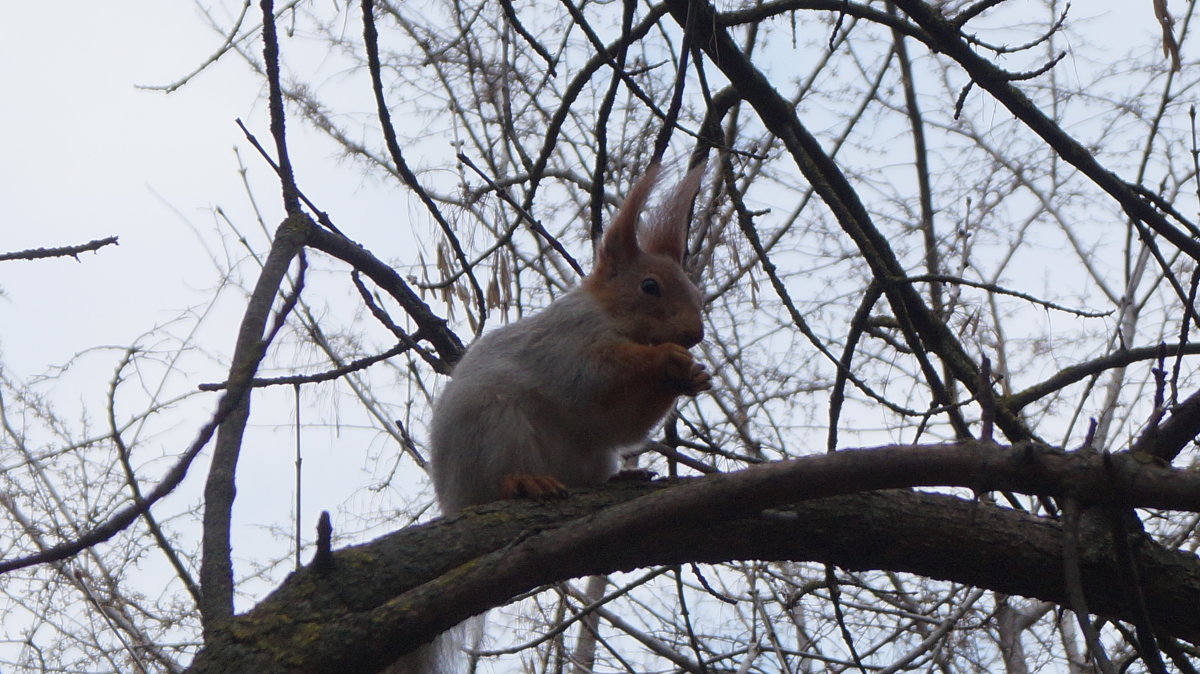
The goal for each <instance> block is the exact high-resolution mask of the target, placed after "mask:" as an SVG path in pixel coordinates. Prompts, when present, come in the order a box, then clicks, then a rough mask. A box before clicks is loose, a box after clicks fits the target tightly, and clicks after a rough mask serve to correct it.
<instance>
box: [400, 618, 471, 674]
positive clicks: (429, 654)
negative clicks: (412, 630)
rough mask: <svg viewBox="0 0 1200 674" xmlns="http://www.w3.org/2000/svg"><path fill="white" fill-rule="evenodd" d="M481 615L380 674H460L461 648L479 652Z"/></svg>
mask: <svg viewBox="0 0 1200 674" xmlns="http://www.w3.org/2000/svg"><path fill="white" fill-rule="evenodd" d="M483 618H484V616H483V615H478V616H475V617H474V618H468V619H466V620H464V621H462V622H461V623H459V624H457V625H455V626H454V627H451V628H450V629H448V630H446V631H445V632H442V633H441V634H439V635H437V637H436V638H435V639H434V640H433V641H431V642H429V643H427V644H425V645H424V646H421V647H420V648H418V649H416V650H415V651H412V652H411V653H408V654H407V655H404V656H403V657H401V658H400V659H399V660H397V661H395V662H393V663H392V664H390V665H388V667H387V669H384V670H383V672H382V674H460V673H461V672H463V671H465V670H466V668H465V667H464V666H463V662H462V660H463V658H464V657H465V655H464V653H463V646H464V645H469V646H471V647H474V648H476V649H477V648H478V646H479V641H480V638H481V637H482V631H483Z"/></svg>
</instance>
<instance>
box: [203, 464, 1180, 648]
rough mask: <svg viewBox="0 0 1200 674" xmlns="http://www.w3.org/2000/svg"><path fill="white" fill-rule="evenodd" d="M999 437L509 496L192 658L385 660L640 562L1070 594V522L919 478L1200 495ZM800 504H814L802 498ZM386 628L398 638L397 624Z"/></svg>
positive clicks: (1111, 568) (1160, 561) (1148, 473)
mask: <svg viewBox="0 0 1200 674" xmlns="http://www.w3.org/2000/svg"><path fill="white" fill-rule="evenodd" d="M1110 458H1111V464H1112V466H1111V467H1106V465H1105V461H1104V460H1103V459H1102V458H1101V457H1099V456H1097V455H1095V454H1092V453H1068V452H1062V451H1058V450H1052V449H1049V448H1044V447H1034V446H1030V445H1024V446H1017V447H1009V448H1005V447H999V446H995V445H985V444H982V443H964V444H955V445H935V446H920V447H911V446H890V447H882V448H877V449H865V450H847V451H842V452H838V453H834V454H824V455H818V456H810V457H806V458H803V459H797V460H793V461H786V462H780V463H775V464H768V465H763V466H757V467H753V468H749V469H746V470H743V471H740V472H737V473H727V474H721V475H713V476H709V477H705V478H698V479H687V480H679V481H676V482H675V483H672V484H671V485H666V484H663V483H656V484H638V483H619V484H613V485H608V486H607V487H604V488H602V489H599V490H591V491H586V492H583V493H581V494H578V495H577V496H576V497H574V498H571V499H568V500H566V501H563V502H557V503H531V502H524V501H522V502H501V503H495V504H490V505H487V506H483V507H480V508H474V509H469V510H468V511H467V512H466V513H464V514H463V515H461V516H457V517H454V518H451V519H448V520H441V521H437V522H434V523H431V524H428V525H423V526H418V527H411V528H409V529H405V530H403V531H400V532H397V533H394V534H390V535H388V536H385V537H382V538H380V539H377V540H376V541H373V542H371V543H368V544H366V545H362V546H357V547H354V548H348V549H344V550H341V551H338V552H337V553H335V555H334V558H333V567H332V568H333V571H332V572H329V573H327V574H326V575H323V576H320V577H318V576H317V575H316V574H315V573H314V572H313V571H312V570H310V569H303V570H301V571H300V572H298V573H297V574H295V575H294V576H293V577H292V578H290V579H289V581H288V582H286V583H285V584H284V585H283V586H282V587H281V588H279V589H278V590H277V591H276V592H275V593H273V594H272V595H271V596H270V597H269V598H267V599H266V600H264V601H263V602H262V603H261V604H259V606H257V607H256V608H255V609H253V610H252V611H250V612H249V613H247V614H246V615H244V616H240V617H238V618H235V619H234V621H233V622H232V623H231V625H230V627H231V629H229V630H227V631H225V632H224V633H222V634H219V635H214V637H215V638H213V639H210V640H209V642H208V643H207V645H206V647H205V649H204V650H203V651H201V653H200V654H199V655H198V657H197V658H196V661H195V662H194V664H193V668H192V670H191V671H193V672H218V671H256V672H272V671H328V670H329V669H330V668H335V669H339V670H342V669H348V670H353V671H371V670H373V669H377V668H379V667H381V666H383V665H385V664H387V663H388V662H390V661H392V660H394V659H395V658H396V657H397V656H399V655H400V654H402V653H404V652H406V651H408V650H410V649H411V648H414V647H415V646H417V645H418V644H420V643H423V642H425V641H428V640H429V639H431V638H432V637H433V636H434V635H436V634H437V633H439V632H441V631H443V630H445V629H447V628H448V627H450V626H452V625H453V624H455V623H457V622H458V621H460V620H463V619H465V618H466V617H468V616H471V615H474V614H476V613H478V612H480V611H482V610H485V609H487V608H489V607H492V606H496V605H500V604H502V603H504V602H505V601H508V600H509V599H511V598H512V597H515V596H518V595H519V594H521V593H523V592H526V591H528V590H530V589H533V588H536V587H538V586H540V585H543V584H546V583H552V582H556V581H560V580H564V579H567V578H573V577H577V576H583V575H589V574H597V573H611V572H615V571H625V570H629V569H633V568H639V567H646V566H653V565H660V564H680V563H685V562H703V563H718V562H726V561H731V560H743V559H758V560H803V561H814V562H823V563H832V564H836V565H838V566H840V567H844V568H848V569H887V570H894V571H902V572H909V573H914V574H918V575H922V576H926V577H930V578H937V579H942V580H948V581H952V582H958V583H965V584H969V585H973V586H976V587H984V588H989V589H993V590H996V591H999V592H1003V593H1006V594H1016V595H1024V596H1029V597H1037V598H1041V599H1045V600H1047V601H1052V602H1056V603H1060V604H1061V603H1064V602H1065V597H1066V590H1065V587H1064V583H1063V580H1062V578H1061V576H1059V575H1058V574H1052V573H1046V569H1048V568H1062V554H1063V550H1062V530H1061V527H1060V525H1059V523H1058V522H1056V521H1053V520H1050V519H1045V518H1037V517H1034V516H1031V515H1028V514H1025V513H1020V512H1017V511H1013V510H1007V509H1004V508H1001V507H998V506H994V505H989V504H985V503H982V502H979V501H968V500H964V499H959V498H955V497H952V496H948V495H944V494H926V493H917V492H910V491H888V492H876V493H858V492H863V491H867V490H879V489H891V488H897V487H906V486H919V485H930V484H942V485H957V486H974V487H975V488H977V489H999V488H1003V489H1008V490H1012V491H1017V492H1023V493H1027V494H1036V495H1047V496H1064V495H1066V494H1068V493H1070V494H1077V495H1079V496H1080V497H1083V496H1086V497H1087V498H1088V499H1090V500H1095V499H1100V500H1109V499H1111V500H1114V501H1121V502H1123V503H1128V504H1133V505H1139V506H1164V505H1167V504H1170V505H1171V506H1172V507H1182V508H1185V509H1189V510H1200V475H1193V474H1190V471H1177V470H1172V469H1170V468H1166V467H1162V466H1158V465H1155V464H1146V463H1141V462H1138V461H1137V460H1135V459H1133V458H1132V457H1129V456H1126V455H1115V456H1112V457H1110ZM796 503H800V505H794V504H796ZM1079 554H1080V557H1081V559H1080V573H1081V579H1082V583H1083V586H1084V587H1085V588H1086V591H1087V593H1088V599H1089V602H1090V604H1091V608H1092V610H1094V611H1096V612H1097V613H1098V614H1101V615H1105V616H1111V617H1115V618H1118V619H1128V618H1130V617H1131V616H1132V615H1133V613H1134V609H1133V608H1132V607H1131V606H1129V604H1128V601H1127V598H1126V597H1125V594H1126V593H1125V592H1124V589H1123V588H1122V586H1121V584H1120V582H1119V578H1120V575H1119V574H1120V571H1119V569H1118V568H1117V564H1116V562H1115V561H1114V554H1113V551H1112V549H1111V544H1110V543H1109V542H1108V541H1094V545H1088V546H1085V547H1084V549H1081V550H1080V551H1079ZM1135 554H1136V555H1137V556H1138V564H1139V565H1140V566H1141V568H1142V569H1144V570H1145V575H1144V578H1145V579H1146V587H1145V588H1144V590H1145V593H1146V594H1145V596H1146V604H1147V605H1148V606H1149V607H1150V610H1151V612H1152V613H1151V619H1152V620H1153V621H1154V623H1155V627H1156V629H1157V630H1159V632H1160V633H1161V634H1164V635H1172V636H1173V637H1175V638H1179V639H1184V640H1186V641H1190V642H1192V643H1200V614H1197V612H1196V611H1195V606H1197V605H1200V560H1198V559H1197V558H1196V557H1195V555H1193V554H1191V553H1187V552H1178V551H1171V550H1167V549H1165V548H1162V547H1159V546H1157V545H1155V544H1152V543H1149V542H1147V543H1146V544H1145V545H1143V546H1141V547H1140V548H1139V549H1138V550H1137V551H1136V553H1135ZM381 635H382V636H386V638H381Z"/></svg>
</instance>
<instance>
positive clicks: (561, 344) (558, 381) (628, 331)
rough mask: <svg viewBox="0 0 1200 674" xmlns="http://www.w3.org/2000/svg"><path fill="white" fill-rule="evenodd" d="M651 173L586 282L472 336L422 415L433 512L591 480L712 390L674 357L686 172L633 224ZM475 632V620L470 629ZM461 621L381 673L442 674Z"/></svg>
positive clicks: (687, 283)
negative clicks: (683, 401)
mask: <svg viewBox="0 0 1200 674" xmlns="http://www.w3.org/2000/svg"><path fill="white" fill-rule="evenodd" d="M658 169H659V167H658V165H657V164H652V165H651V166H650V167H649V168H648V169H647V170H646V173H645V174H644V175H643V176H642V177H641V178H640V179H639V180H638V181H637V183H636V184H635V185H634V186H633V189H632V190H631V191H630V193H629V196H628V197H626V199H625V203H624V204H623V205H622V206H621V208H620V210H619V211H618V212H617V215H616V217H615V218H614V219H613V222H612V224H610V225H609V227H608V229H607V230H606V231H605V233H604V237H603V239H602V240H601V242H600V246H599V249H598V251H597V253H596V264H595V267H594V268H593V269H592V271H591V273H590V274H588V275H587V276H586V277H585V278H584V279H583V281H582V282H581V283H580V284H579V285H578V286H576V287H575V288H573V289H571V290H570V291H568V292H567V293H566V294H564V295H563V296H562V297H560V298H558V299H556V300H555V301H554V302H552V303H550V305H549V306H547V307H546V308H545V309H543V310H542V311H540V312H539V313H537V314H534V315H532V316H529V317H526V318H523V319H521V320H519V321H517V322H515V323H512V324H509V325H506V326H504V327H501V328H497V329H495V330H493V331H491V332H488V333H487V334H485V335H483V336H482V337H480V338H479V339H478V340H477V341H476V342H475V343H474V344H473V345H471V347H470V348H469V349H467V352H466V354H465V355H464V356H463V358H462V360H461V361H459V363H458V364H457V365H456V366H455V367H454V371H453V373H452V375H451V380H450V382H449V383H448V384H447V385H446V387H445V389H444V390H443V391H442V393H441V395H440V396H439V398H438V400H437V402H436V404H435V405H434V410H433V423H432V430H431V434H430V447H431V464H430V466H431V473H432V475H433V486H434V490H435V491H436V493H437V498H438V503H439V505H440V506H441V509H442V514H443V515H453V514H455V513H457V512H459V511H460V510H462V509H463V508H465V507H467V506H471V505H478V504H481V503H487V502H490V501H495V500H498V499H501V498H510V497H514V496H533V497H542V496H549V495H561V494H563V493H565V492H566V489H567V488H568V487H582V486H591V485H598V484H602V483H604V482H605V481H607V480H608V479H609V478H611V477H612V476H613V475H615V474H616V473H617V471H618V469H619V467H620V463H621V457H620V450H621V449H623V448H626V447H630V446H633V445H636V444H638V443H639V442H641V441H643V440H645V438H646V435H647V434H648V433H649V432H650V430H651V429H652V428H653V427H654V426H655V425H656V424H657V423H658V422H659V421H661V420H662V418H663V417H664V416H665V415H666V414H667V412H668V411H670V409H671V406H672V404H674V402H675V399H676V398H678V397H679V396H680V395H687V396H694V395H696V394H697V393H700V392H701V391H705V390H707V389H709V388H711V387H712V378H711V376H710V375H709V373H708V372H707V371H706V370H705V369H704V367H703V366H702V365H700V364H699V363H697V362H696V361H695V360H693V358H692V354H691V352H689V351H688V348H690V347H692V346H695V345H696V344H698V343H699V342H700V340H701V339H703V337H704V326H703V323H702V320H701V315H700V311H701V305H702V298H701V295H700V291H699V290H698V289H697V288H696V286H695V285H694V284H693V283H692V282H691V280H690V279H688V276H687V274H686V273H685V272H684V269H683V258H684V254H685V253H686V249H687V221H688V215H689V213H690V211H691V206H692V201H693V200H694V199H695V196H696V192H697V190H698V189H699V186H700V180H701V178H702V177H703V175H704V166H703V165H701V166H698V167H696V168H694V169H692V171H691V172H689V173H688V175H687V176H686V177H685V178H684V179H683V181H682V182H681V183H680V184H679V185H678V186H676V187H675V189H674V190H673V191H672V192H671V193H670V194H668V196H667V197H666V198H664V199H663V200H662V202H661V203H660V204H659V205H658V207H657V208H655V209H654V210H652V211H650V212H649V213H648V217H646V218H644V219H643V218H641V217H640V216H641V215H642V211H643V210H644V208H645V206H646V201H647V198H648V197H649V196H650V193H651V192H652V190H653V188H654V185H655V183H656V181H657V177H658ZM476 627H478V623H477V624H476ZM466 631H467V629H466V627H465V624H461V625H459V626H458V627H456V628H453V629H451V630H450V631H448V632H446V633H443V634H442V635H440V636H439V637H438V638H437V639H435V640H434V642H433V643H432V644H428V645H426V646H423V647H421V648H419V649H417V650H416V651H414V652H413V653H411V654H409V655H407V656H405V657H403V658H401V659H400V660H399V661H397V662H395V663H393V664H392V665H391V667H390V668H389V669H388V670H387V671H388V672H389V673H390V674H451V673H452V672H455V671H458V670H457V669H456V668H455V667H454V666H453V659H454V655H455V654H454V651H456V650H458V647H457V642H461V641H462V639H463V635H464V633H465V632H466Z"/></svg>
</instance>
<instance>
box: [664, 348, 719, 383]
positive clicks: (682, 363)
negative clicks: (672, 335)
mask: <svg viewBox="0 0 1200 674" xmlns="http://www.w3.org/2000/svg"><path fill="white" fill-rule="evenodd" d="M663 347H664V348H666V349H667V365H666V372H667V379H668V380H670V382H671V383H672V384H674V385H675V386H676V387H677V388H678V389H679V392H680V393H682V394H684V395H689V396H694V395H696V394H697V393H699V392H701V391H707V390H708V389H710V388H712V375H710V374H709V373H708V370H706V369H704V366H703V365H701V364H700V363H697V362H696V360H695V359H694V358H692V352H691V351H688V350H687V349H686V348H684V347H682V346H680V345H679V344H663Z"/></svg>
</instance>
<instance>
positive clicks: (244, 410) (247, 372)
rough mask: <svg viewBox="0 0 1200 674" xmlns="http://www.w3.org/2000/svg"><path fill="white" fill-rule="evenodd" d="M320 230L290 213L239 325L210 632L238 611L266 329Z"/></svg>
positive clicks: (208, 532)
mask: <svg viewBox="0 0 1200 674" xmlns="http://www.w3.org/2000/svg"><path fill="white" fill-rule="evenodd" d="M315 229H316V226H315V224H314V223H313V222H312V220H311V219H309V217H308V216H307V215H304V214H303V213H297V214H295V215H292V216H289V217H288V218H287V219H286V220H284V221H283V224H281V225H280V226H279V229H278V230H277V231H276V233H275V240H274V242H273V243H272V245H271V252H270V253H269V254H268V255H267V260H266V262H265V263H264V264H263V269H262V273H261V274H260V275H259V277H258V282H257V283H256V284H255V286H254V292H253V293H252V294H251V296H250V300H249V301H248V302H247V304H246V313H245V315H244V316H243V317H242V324H241V326H240V328H239V329H238V337H237V343H236V345H235V346H234V351H233V359H232V363H231V364H230V366H229V377H228V379H227V381H229V382H230V387H229V391H228V393H226V396H225V397H226V398H230V397H233V398H234V399H235V400H236V404H235V405H234V406H233V408H232V409H231V410H230V412H229V414H228V415H227V416H226V417H225V419H224V420H223V421H222V422H221V426H220V428H219V429H218V431H217V441H216V446H215V447H214V449H213V457H212V464H211V466H210V467H209V471H208V480H207V482H206V483H205V486H204V541H203V544H202V559H201V561H200V589H201V601H200V618H201V622H202V623H203V625H204V629H205V632H208V631H209V630H211V629H212V628H213V626H214V625H215V624H217V623H219V622H221V621H223V620H225V619H226V618H228V617H230V616H231V615H233V563H232V560H231V559H230V542H229V529H230V525H231V521H230V519H231V517H232V512H233V500H234V496H235V494H236V493H237V489H236V488H235V486H234V481H235V477H236V474H237V463H238V455H239V454H240V452H241V446H242V434H243V432H244V431H245V430H246V422H247V421H248V419H249V417H250V396H249V394H248V389H249V386H250V381H251V380H252V379H253V377H254V373H255V372H256V371H257V370H258V364H259V362H261V360H262V357H263V354H264V353H265V352H266V347H267V344H266V341H265V340H264V330H265V329H266V325H267V318H268V317H269V315H270V313H271V306H272V304H273V303H274V299H275V296H276V295H277V294H278V292H279V288H280V285H281V284H282V283H283V279H284V276H285V275H286V274H287V270H288V266H289V265H290V264H291V261H292V258H294V257H295V256H296V255H297V254H299V253H300V251H301V249H302V248H303V246H304V242H305V237H306V234H307V233H308V232H310V231H313V230H315Z"/></svg>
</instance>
